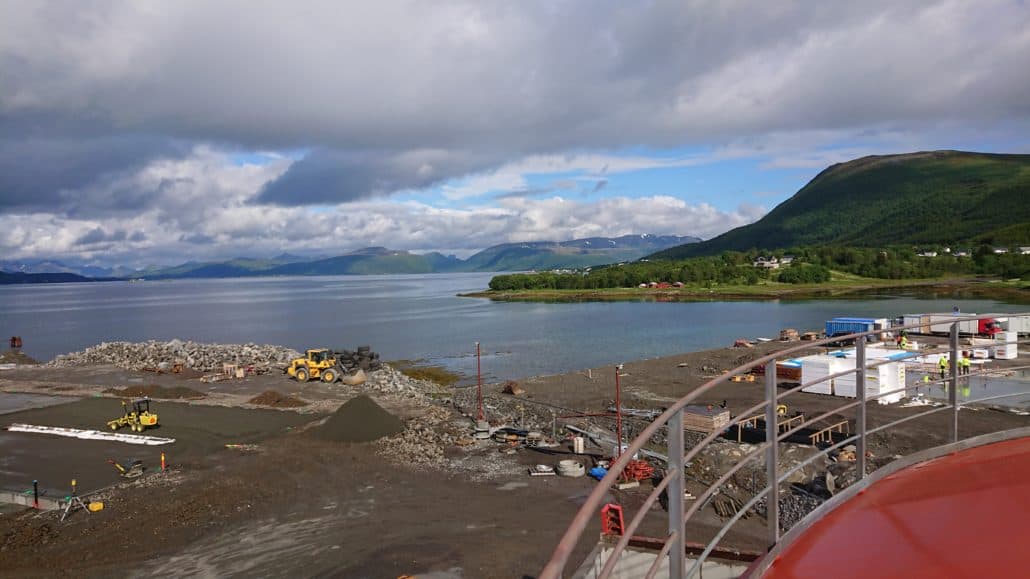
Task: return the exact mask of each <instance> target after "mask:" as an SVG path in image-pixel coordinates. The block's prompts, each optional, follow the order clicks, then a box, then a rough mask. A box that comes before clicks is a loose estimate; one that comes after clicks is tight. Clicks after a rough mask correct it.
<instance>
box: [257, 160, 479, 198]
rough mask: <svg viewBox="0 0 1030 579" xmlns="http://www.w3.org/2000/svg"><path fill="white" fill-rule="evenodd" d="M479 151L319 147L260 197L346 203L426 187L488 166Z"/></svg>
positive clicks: (263, 190)
mask: <svg viewBox="0 0 1030 579" xmlns="http://www.w3.org/2000/svg"><path fill="white" fill-rule="evenodd" d="M489 164H490V162H489V161H484V158H483V157H482V156H479V155H469V156H455V155H453V154H451V153H449V152H444V151H413V152H410V153H405V154H394V155H389V154H383V153H378V152H372V153H364V152H361V153H352V152H345V151H333V150H318V151H314V152H312V153H310V154H308V155H307V156H305V157H304V158H303V159H301V160H300V161H297V162H296V163H294V164H293V165H291V166H290V168H289V169H287V171H286V172H285V173H284V174H283V175H282V176H281V177H279V178H278V179H276V180H274V181H272V182H270V183H268V184H267V185H266V186H265V187H264V188H263V189H262V190H261V193H260V195H259V196H258V199H257V200H258V201H259V202H264V203H273V204H276V205H305V204H312V203H315V204H317V203H325V204H332V203H345V202H348V201H356V200H358V199H363V198H367V197H372V196H375V195H384V194H388V193H392V192H395V191H401V190H405V189H422V188H425V187H429V186H431V185H434V184H436V183H440V182H441V181H443V180H444V179H447V178H451V177H456V176H461V175H464V174H467V173H470V172H472V171H475V170H479V169H482V168H484V167H486V166H489Z"/></svg>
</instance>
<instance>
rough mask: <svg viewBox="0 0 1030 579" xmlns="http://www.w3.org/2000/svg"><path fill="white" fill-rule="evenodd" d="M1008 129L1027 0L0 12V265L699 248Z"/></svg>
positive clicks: (331, 4) (1011, 131)
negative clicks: (791, 201) (642, 241)
mask: <svg viewBox="0 0 1030 579" xmlns="http://www.w3.org/2000/svg"><path fill="white" fill-rule="evenodd" d="M1028 129H1030V6H1028V5H1027V3H1026V2H1023V1H1013V0H1009V1H1006V0H975V1H974V0H969V1H955V0H927V1H920V2H896V1H889V2H886V1H885V2H881V1H878V0H869V1H866V2H850V3H844V2H825V1H811V2H809V1H800V0H799V1H789V0H784V1H776V2H757V1H756V2H743V1H736V0H721V1H714V0H713V1H707V2H702V1H694V0H679V1H670V2H648V1H641V2H619V1H603V0H583V1H578V0H565V1H563V0H546V1H545V0H541V1H538V2H533V1H526V2H510V1H497V2H491V1H486V0H470V1H451V0H441V1H436V2H397V1H389V0H384V1H381V2H364V3H359V2H338V1H329V0H326V1H322V0H296V1H291V2H286V1H278V2H272V1H261V0H219V1H217V2H210V1H201V0H178V1H176V2H168V1H163V0H162V1H158V0H154V1H148V0H136V1H131V2H130V1H126V2H113V1H106V0H64V1H53V2H51V1H47V0H34V1H33V2H23V1H20V0H0V260H31V259H59V260H64V261H66V262H69V263H81V264H96V265H104V266H111V265H127V266H131V267H141V266H144V265H171V264H177V263H181V262H184V261H187V260H217V259H227V258H232V257H237V256H250V257H269V256H273V255H278V254H281V253H291V254H298V255H339V254H342V253H346V252H348V251H351V250H354V249H358V248H362V247H367V246H386V247H390V248H393V249H402V250H410V251H415V252H426V251H441V252H444V253H448V254H456V255H459V256H462V257H464V256H467V255H469V254H471V253H474V252H475V251H477V250H479V249H483V248H485V247H488V246H490V245H494V244H498V243H506V242H519V241H534V240H567V239H573V238H580V237H588V236H619V235H625V234H635V233H653V234H664V235H669V234H676V235H692V236H698V237H702V238H710V237H713V236H716V235H718V234H720V233H722V232H725V231H727V230H729V229H732V228H734V227H738V226H741V225H745V224H747V223H750V222H753V221H755V220H757V219H759V218H761V217H762V215H764V214H765V213H766V212H768V211H769V210H770V209H772V208H773V207H775V206H776V205H777V204H779V203H781V202H783V201H784V200H786V199H788V198H789V197H790V196H791V195H793V194H794V193H795V192H796V191H797V190H798V189H799V188H801V187H802V186H803V185H804V184H805V183H806V182H807V181H808V180H809V179H811V178H812V177H813V176H815V175H816V174H817V173H818V172H819V171H821V170H822V169H824V168H825V167H826V166H828V165H830V164H833V163H837V162H843V161H846V160H849V159H853V158H856V157H861V156H864V155H871V154H894V153H904V152H912V151H919V150H936V149H959V150H975V151H989V152H1011V153H1026V152H1030V131H1028Z"/></svg>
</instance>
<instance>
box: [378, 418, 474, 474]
mask: <svg viewBox="0 0 1030 579" xmlns="http://www.w3.org/2000/svg"><path fill="white" fill-rule="evenodd" d="M453 416H454V415H453V414H452V413H451V411H449V410H447V409H446V408H441V407H439V406H430V407H428V408H427V409H426V411H425V412H424V413H423V415H421V416H419V417H417V418H413V419H411V420H409V421H408V423H407V425H406V428H405V429H404V432H402V433H400V434H399V435H397V436H393V437H390V438H384V439H382V440H380V441H379V442H377V443H376V444H377V445H378V451H379V454H380V455H382V456H384V457H386V458H388V459H389V460H391V461H392V462H396V463H399V464H403V465H406V466H410V467H414V468H416V469H426V468H436V469H441V468H445V467H446V466H447V465H448V461H447V459H446V458H445V457H444V449H445V448H448V447H451V446H453V445H454V443H455V441H457V440H458V438H459V437H460V433H458V432H456V431H455V429H454V428H451V425H450V424H449V423H450V422H451V419H452V418H453Z"/></svg>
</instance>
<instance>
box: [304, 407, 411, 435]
mask: <svg viewBox="0 0 1030 579" xmlns="http://www.w3.org/2000/svg"><path fill="white" fill-rule="evenodd" d="M403 430H404V423H403V422H401V420H400V419H399V418H397V417H396V416H394V415H393V414H390V413H389V412H387V411H385V410H383V409H382V407H381V406H379V405H378V404H376V403H375V401H374V400H372V399H371V398H369V397H368V396H358V397H357V398H352V399H351V400H348V401H347V403H346V404H344V405H343V406H341V407H340V409H339V410H337V411H336V412H335V413H333V415H332V416H330V417H329V420H327V421H326V423H325V424H324V425H322V426H321V427H320V428H317V429H315V430H314V431H313V432H314V434H315V436H317V437H319V438H322V439H325V440H332V441H336V442H371V441H373V440H378V439H380V438H383V437H386V436H393V435H394V434H397V433H399V432H402V431H403Z"/></svg>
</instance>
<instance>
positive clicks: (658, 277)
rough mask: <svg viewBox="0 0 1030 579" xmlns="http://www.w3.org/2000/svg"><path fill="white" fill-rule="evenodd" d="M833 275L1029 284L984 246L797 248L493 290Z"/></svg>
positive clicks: (621, 268) (532, 276)
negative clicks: (767, 262)
mask: <svg viewBox="0 0 1030 579" xmlns="http://www.w3.org/2000/svg"><path fill="white" fill-rule="evenodd" d="M759 255H762V256H764V257H777V258H782V257H783V256H784V255H790V256H793V257H794V261H793V262H792V263H791V264H790V265H788V266H784V267H781V268H779V269H775V270H772V269H767V268H762V267H754V265H753V260H754V259H755V258H756V257H757V256H759ZM831 270H836V271H841V272H846V273H850V274H854V275H858V276H861V277H869V278H879V279H913V278H938V277H943V276H946V275H988V276H998V277H1002V278H1006V279H1010V278H1022V279H1025V280H1030V256H1026V255H1020V254H1019V253H1017V252H1013V253H1007V254H995V253H994V251H993V249H992V248H990V247H988V246H981V247H979V248H977V249H976V250H975V251H974V252H973V254H972V255H970V256H965V257H957V256H955V255H953V254H949V253H943V252H939V253H938V255H937V257H922V256H920V255H918V252H917V251H916V250H915V249H912V248H887V249H875V248H856V247H800V248H792V249H790V250H788V251H777V252H760V251H758V250H756V251H752V252H736V251H726V252H723V253H721V254H719V255H717V256H709V257H695V258H689V259H682V260H668V261H667V260H653V261H647V260H642V261H636V262H632V263H624V264H616V265H608V266H601V267H596V268H592V269H589V270H584V271H579V272H574V273H554V272H540V273H516V274H505V275H498V276H495V277H494V278H493V279H491V280H490V289H491V290H495V291H512V290H545V289H607V288H630V287H637V286H639V285H640V284H649V283H652V282H656V283H670V284H671V283H676V282H680V283H683V284H684V285H689V286H700V287H711V286H714V285H756V284H758V283H760V282H762V281H767V280H768V281H777V282H780V283H790V284H803V283H822V282H826V281H829V280H830V275H831V274H830V272H831Z"/></svg>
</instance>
